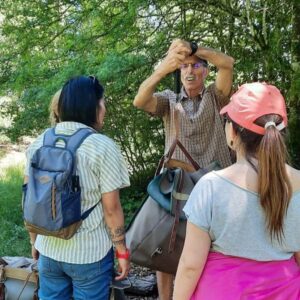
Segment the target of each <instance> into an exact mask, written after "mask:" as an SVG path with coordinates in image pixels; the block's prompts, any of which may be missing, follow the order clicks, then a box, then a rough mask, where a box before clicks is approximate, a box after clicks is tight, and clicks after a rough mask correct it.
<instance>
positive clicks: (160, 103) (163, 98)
mask: <svg viewBox="0 0 300 300" xmlns="http://www.w3.org/2000/svg"><path fill="white" fill-rule="evenodd" d="M170 92H171V91H169V90H165V91H162V92H158V93H154V95H153V96H155V97H156V99H157V106H156V111H155V112H154V113H151V115H152V116H156V117H163V116H164V115H166V114H168V113H169V111H170V103H169V102H170V100H169V97H170Z"/></svg>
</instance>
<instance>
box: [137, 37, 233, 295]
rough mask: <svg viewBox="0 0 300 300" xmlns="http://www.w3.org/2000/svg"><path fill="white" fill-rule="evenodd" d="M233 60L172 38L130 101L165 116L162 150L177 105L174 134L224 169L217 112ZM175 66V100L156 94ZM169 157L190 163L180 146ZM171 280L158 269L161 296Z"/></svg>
mask: <svg viewBox="0 0 300 300" xmlns="http://www.w3.org/2000/svg"><path fill="white" fill-rule="evenodd" d="M207 61H208V62H210V63H211V64H213V65H215V66H216V67H217V69H218V73H217V76H216V80H215V82H214V83H213V84H212V85H210V86H208V87H207V88H206V87H205V86H204V81H205V78H206V77H207V75H208V72H209V70H208V65H207ZM233 63H234V59H233V58H232V57H230V56H228V55H226V54H224V53H222V52H219V51H216V50H213V49H210V48H206V47H198V45H197V44H196V43H195V42H192V43H189V42H186V41H184V40H175V41H173V43H172V44H171V46H170V48H169V50H168V53H167V56H166V57H165V58H164V60H163V61H162V62H161V63H160V64H159V66H158V67H157V68H156V70H155V71H154V73H153V74H152V75H151V76H150V77H149V78H148V79H146V80H145V81H144V82H143V83H142V84H141V86H140V88H139V91H138V93H137V95H136V97H135V99H134V102H133V104H134V106H136V107H137V108H140V109H143V110H144V111H146V112H148V113H151V114H152V115H154V116H159V117H162V118H163V121H164V128H165V136H166V139H165V152H167V151H168V149H169V148H170V146H171V144H172V141H173V139H174V137H175V124H174V111H175V110H176V111H177V114H178V118H177V119H178V123H179V124H178V127H179V130H178V138H179V140H180V141H181V143H182V144H183V145H184V146H185V148H186V149H187V150H188V152H189V153H190V154H191V155H192V157H193V158H194V159H195V160H196V161H197V162H198V164H199V165H200V166H201V167H205V166H207V165H208V164H209V163H211V162H212V161H218V162H219V164H220V165H221V167H223V168H224V167H226V166H229V165H230V164H231V160H230V154H229V150H228V147H227V144H226V137H225V133H224V126H223V120H222V118H221V117H220V114H219V111H220V109H221V108H222V107H223V106H225V105H226V104H227V103H228V102H229V97H228V96H229V95H230V91H231V85H232V75H233ZM177 69H180V70H181V82H182V85H183V87H182V90H181V93H180V95H179V99H177V97H176V94H175V93H174V92H172V91H170V90H165V91H163V92H160V93H154V92H155V88H156V86H157V84H158V83H159V82H160V81H161V80H162V79H163V78H164V77H165V76H166V75H168V74H170V73H172V72H174V71H175V70H177ZM177 100H179V103H178V104H177V103H176V102H177ZM172 158H174V159H176V160H179V161H184V162H188V161H187V160H186V158H185V156H184V155H183V153H181V152H180V150H179V149H176V150H175V152H174V154H173V157H172ZM172 282H173V276H172V275H170V274H166V273H162V272H157V283H158V290H159V296H160V300H169V299H171V294H172V288H171V287H172Z"/></svg>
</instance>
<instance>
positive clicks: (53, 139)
mask: <svg viewBox="0 0 300 300" xmlns="http://www.w3.org/2000/svg"><path fill="white" fill-rule="evenodd" d="M92 133H97V132H96V130H94V129H92V128H80V129H78V130H77V131H75V132H74V133H73V134H71V135H67V134H57V133H55V127H53V128H49V129H48V130H47V131H46V132H45V134H44V142H43V145H44V146H55V144H56V143H57V141H58V140H63V141H64V142H65V148H67V149H68V150H70V151H71V152H72V153H73V154H75V153H76V150H77V149H78V148H79V147H80V145H81V144H82V142H83V141H84V140H85V139H86V138H87V137H88V136H89V135H90V134H92Z"/></svg>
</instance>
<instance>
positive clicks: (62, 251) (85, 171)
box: [25, 122, 129, 264]
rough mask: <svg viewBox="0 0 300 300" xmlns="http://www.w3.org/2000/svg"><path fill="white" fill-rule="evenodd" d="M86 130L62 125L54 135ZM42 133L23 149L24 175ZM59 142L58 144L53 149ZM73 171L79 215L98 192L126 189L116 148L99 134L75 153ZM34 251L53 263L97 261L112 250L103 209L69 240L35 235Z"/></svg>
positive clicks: (123, 167)
mask: <svg viewBox="0 0 300 300" xmlns="http://www.w3.org/2000/svg"><path fill="white" fill-rule="evenodd" d="M84 127H87V126H86V125H84V124H81V123H76V122H62V123H59V124H57V125H56V129H55V132H56V133H62V134H67V135H71V134H73V133H74V132H75V131H76V130H78V129H79V128H84ZM43 137H44V133H43V134H41V135H40V136H39V137H38V138H37V139H36V140H35V141H34V142H33V143H32V144H31V145H30V146H29V148H28V149H27V151H26V157H27V163H26V169H25V175H27V176H28V174H29V162H30V159H31V157H32V155H33V154H34V152H35V151H36V150H37V149H38V148H40V147H41V146H42V144H43ZM60 143H62V142H58V143H57V146H63V145H60ZM76 158H77V170H76V173H77V175H79V178H80V183H81V184H80V185H81V205H82V207H81V211H82V213H83V212H84V211H86V210H87V209H89V208H90V207H92V206H93V205H95V204H96V203H98V202H99V201H100V200H101V195H102V193H107V192H112V191H114V190H117V189H120V188H123V187H125V186H129V177H128V171H127V167H126V164H125V161H124V159H123V157H122V155H121V152H120V150H119V148H118V147H117V146H116V144H115V143H114V142H113V140H111V139H110V138H108V137H106V136H105V135H102V134H92V135H90V136H89V137H87V138H86V139H85V140H84V142H83V143H82V144H81V146H80V147H79V148H78V150H77V152H76ZM35 247H36V249H37V250H38V251H39V252H40V253H41V254H42V255H44V256H47V257H50V258H52V259H55V260H57V261H62V262H67V263H76V264H86V263H93V262H96V261H99V260H101V259H102V258H103V257H104V256H105V255H106V254H107V252H108V251H109V250H110V248H111V247H112V242H111V240H110V238H109V235H108V233H107V231H106V226H105V222H104V215H103V208H102V204H101V201H100V203H99V205H97V206H96V207H95V209H94V210H93V211H92V212H91V213H90V215H89V216H88V218H86V219H85V220H84V221H83V223H82V225H81V227H80V228H79V230H78V232H77V233H76V234H75V235H74V236H73V237H72V238H71V239H69V240H63V239H60V238H55V237H49V236H43V235H38V236H37V239H36V242H35Z"/></svg>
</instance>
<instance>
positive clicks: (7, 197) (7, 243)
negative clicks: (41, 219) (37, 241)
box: [0, 165, 31, 257]
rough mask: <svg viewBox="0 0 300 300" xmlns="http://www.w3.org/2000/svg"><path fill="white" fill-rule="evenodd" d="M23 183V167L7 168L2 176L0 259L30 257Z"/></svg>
mask: <svg viewBox="0 0 300 300" xmlns="http://www.w3.org/2000/svg"><path fill="white" fill-rule="evenodd" d="M22 182H23V165H18V166H14V167H10V168H7V169H5V170H4V172H2V174H1V176H0V228H1V234H0V257H1V256H27V257H29V256H30V251H31V248H30V244H29V238H28V233H27V231H26V229H25V227H24V224H23V218H22V208H21V197H22V192H21V186H22Z"/></svg>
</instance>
